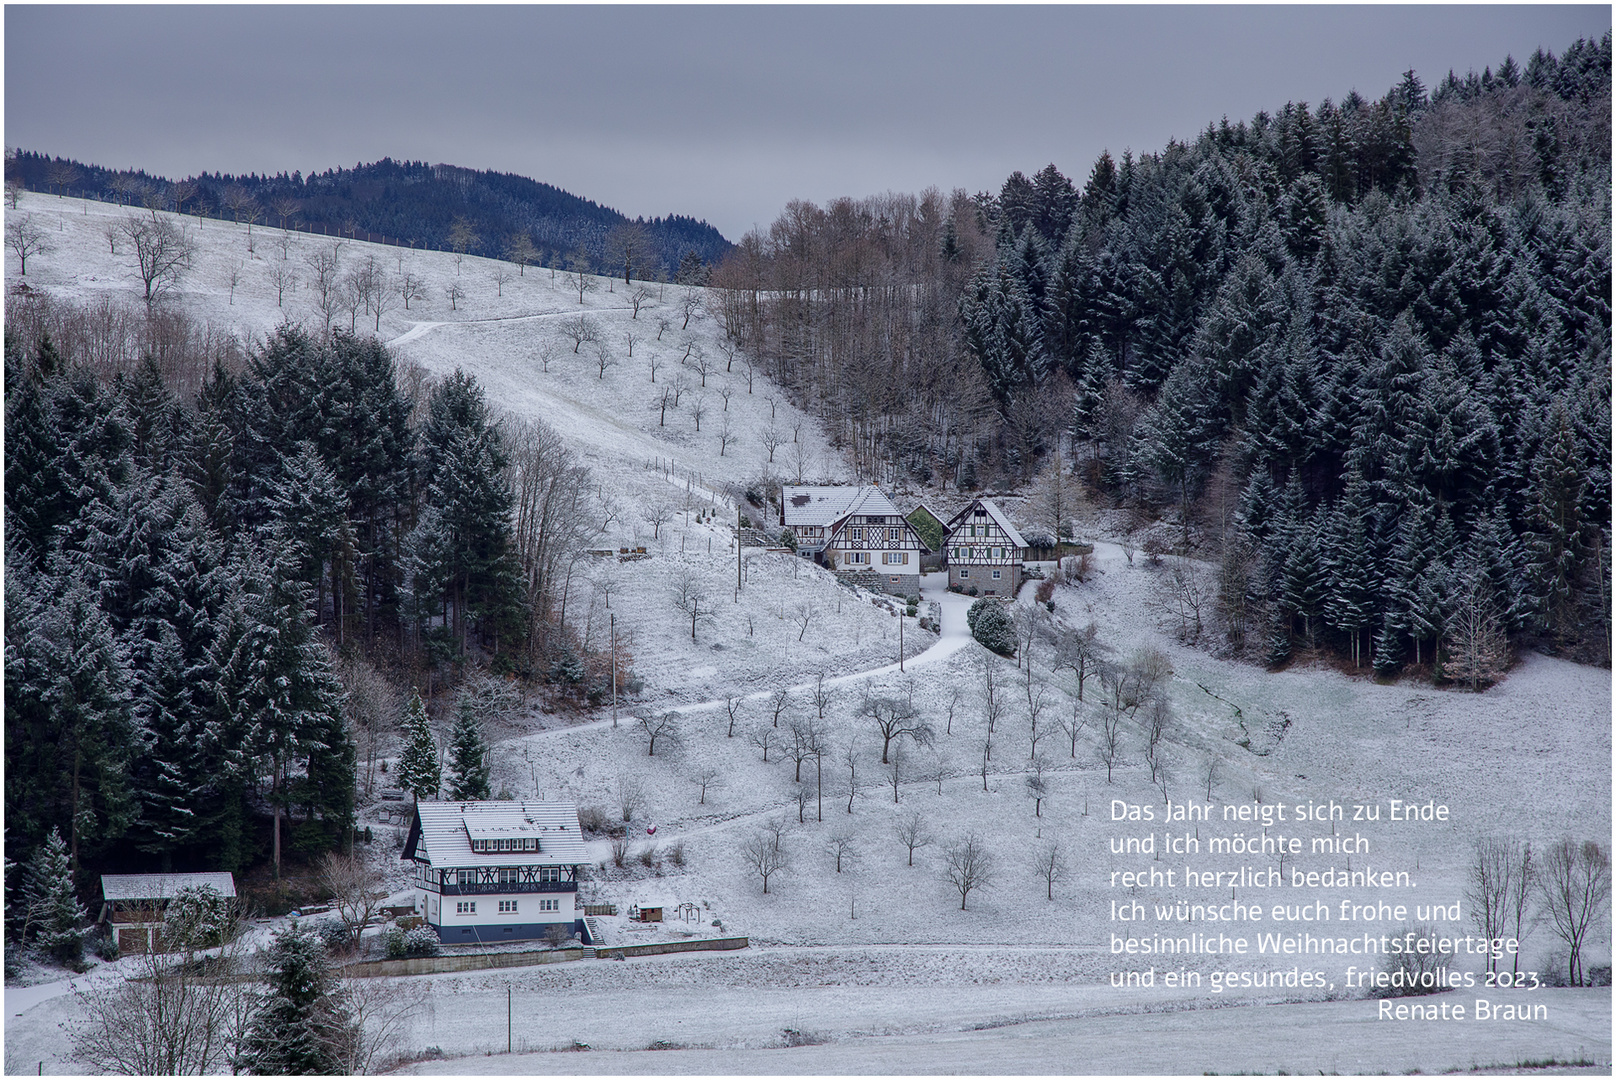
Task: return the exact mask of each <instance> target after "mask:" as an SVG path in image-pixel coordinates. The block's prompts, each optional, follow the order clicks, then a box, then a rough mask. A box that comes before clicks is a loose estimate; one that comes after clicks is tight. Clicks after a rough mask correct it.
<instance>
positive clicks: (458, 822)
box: [403, 799, 589, 945]
mask: <svg viewBox="0 0 1616 1080" xmlns="http://www.w3.org/2000/svg"><path fill="white" fill-rule="evenodd" d="M403 858H404V860H405V861H406V862H409V863H410V864H411V879H412V881H413V883H414V885H415V889H416V893H417V899H418V902H419V904H420V908H421V911H422V912H423V913H424V915H425V916H426V922H427V925H429V926H431V927H432V929H434V930H436V931H437V933H438V939H439V940H440V941H442V942H443V943H444V944H446V945H461V944H474V943H488V942H499V941H523V940H531V939H533V938H543V937H547V936H549V935H550V934H551V933H552V932H557V931H564V932H565V933H566V934H568V935H573V934H576V935H577V936H578V937H579V938H580V939H581V940H583V941H585V942H588V940H589V938H588V930H587V929H586V927H585V926H584V921H583V912H582V909H581V908H579V906H578V868H579V867H580V866H581V865H583V864H585V863H587V862H588V861H589V858H588V854H587V851H586V849H585V846H584V838H583V830H582V829H580V828H579V827H578V807H577V806H576V805H575V804H573V803H540V802H524V801H520V800H515V799H489V800H482V801H477V802H420V803H417V804H416V807H415V817H414V820H413V821H412V822H411V823H410V832H409V836H408V837H407V838H406V839H405V841H404V855H403Z"/></svg>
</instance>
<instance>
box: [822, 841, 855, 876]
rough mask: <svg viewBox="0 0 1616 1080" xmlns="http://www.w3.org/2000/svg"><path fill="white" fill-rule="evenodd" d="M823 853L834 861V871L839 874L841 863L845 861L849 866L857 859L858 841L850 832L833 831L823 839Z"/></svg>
mask: <svg viewBox="0 0 1616 1080" xmlns="http://www.w3.org/2000/svg"><path fill="white" fill-rule="evenodd" d="M825 853H826V854H827V855H829V856H830V857H831V858H832V859H834V860H835V861H836V872H837V873H838V874H840V873H841V872H842V863H844V862H846V863H848V864H849V865H850V866H851V864H852V863H855V862H857V861H858V859H859V848H858V842H857V841H856V840H854V838H853V834H852V833H845V832H839V833H833V834H832V835H831V838H830V839H829V840H826V841H825Z"/></svg>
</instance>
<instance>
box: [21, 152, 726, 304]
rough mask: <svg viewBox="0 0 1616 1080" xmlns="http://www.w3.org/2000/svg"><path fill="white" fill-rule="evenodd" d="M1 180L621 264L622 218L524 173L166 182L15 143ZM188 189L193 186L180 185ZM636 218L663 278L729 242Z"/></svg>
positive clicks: (674, 219)
mask: <svg viewBox="0 0 1616 1080" xmlns="http://www.w3.org/2000/svg"><path fill="white" fill-rule="evenodd" d="M6 179H7V180H8V181H9V180H17V181H20V182H21V183H22V184H23V185H24V186H25V187H27V188H28V189H30V190H33V191H51V192H56V191H62V192H64V193H71V194H74V195H82V196H88V197H90V198H103V199H108V200H116V201H128V202H133V203H136V204H139V203H140V202H141V201H142V198H147V199H153V200H155V201H157V202H158V203H159V205H161V206H163V207H165V208H167V209H176V208H177V207H176V195H181V196H183V199H184V207H183V209H184V210H186V211H188V212H191V213H198V212H200V213H204V214H207V215H208V216H212V217H221V218H232V219H234V218H238V217H239V216H240V215H241V213H242V210H241V209H240V207H241V205H242V202H241V200H242V198H243V197H244V196H250V197H251V198H252V200H253V202H254V203H255V204H256V206H257V208H258V210H259V213H260V216H259V218H258V220H260V221H263V222H265V223H266V224H273V225H281V224H289V223H291V222H292V221H295V222H297V223H298V225H299V227H303V228H313V229H315V230H316V231H324V232H329V233H333V234H335V233H339V232H340V233H342V234H343V235H350V236H354V237H355V238H357V239H369V240H376V241H380V240H383V239H384V238H385V239H386V242H390V243H398V242H402V243H406V244H410V243H413V246H415V247H422V246H425V247H433V248H441V249H451V248H454V247H457V246H458V245H457V244H456V243H455V242H454V238H453V236H452V232H453V230H454V229H455V225H456V222H457V221H460V222H463V223H464V225H465V227H466V228H467V229H469V231H470V233H471V234H474V236H475V239H474V240H472V241H471V242H469V243H467V244H466V245H465V249H466V251H467V252H468V253H469V254H473V255H486V256H490V257H495V258H498V257H501V256H503V255H504V254H505V251H506V247H507V245H508V243H509V241H510V240H511V238H512V237H513V236H514V235H517V234H520V233H526V234H527V236H528V238H529V239H530V240H531V241H532V243H533V245H534V247H535V249H536V250H537V259H536V261H537V263H538V264H540V265H544V264H547V263H548V262H549V261H550V260H551V259H555V260H557V261H558V264H559V265H562V266H567V265H569V263H568V260H569V257H570V256H571V255H572V254H573V253H574V252H578V251H582V252H584V253H585V254H587V255H588V256H589V259H590V262H591V268H592V269H594V270H596V271H598V272H602V273H610V272H612V270H613V269H614V265H613V264H614V262H615V263H616V266H615V269H619V270H620V269H621V261H620V260H616V259H613V258H611V252H610V251H609V250H608V249H609V248H610V247H611V243H610V240H611V236H612V232H613V230H614V229H616V228H618V227H619V226H622V225H627V224H630V223H631V219H629V218H627V217H625V216H624V215H622V214H620V213H618V212H617V211H616V210H613V209H611V208H610V207H607V206H601V205H599V204H598V203H594V202H591V201H590V200H588V199H581V198H579V197H578V196H576V195H573V194H571V193H569V192H566V191H562V190H561V189H560V188H558V187H553V186H551V185H550V184H543V183H540V182H539V181H537V180H530V179H528V178H527V177H525V176H516V175H513V174H511V173H497V172H487V171H478V170H475V169H465V168H460V167H459V166H455V165H428V164H427V163H426V162H422V161H394V160H392V159H391V158H383V159H382V160H381V161H378V162H375V163H374V164H370V165H357V166H355V167H354V168H352V169H328V170H327V171H325V172H323V173H318V174H311V175H309V176H307V177H305V176H303V175H302V173H299V172H294V173H292V174H291V175H287V174H286V173H279V174H277V175H275V176H259V175H256V174H251V175H247V176H231V175H228V174H224V173H202V174H201V175H199V176H194V177H187V178H186V179H185V180H184V181H178V182H176V181H173V180H170V179H168V178H166V177H161V176H153V175H150V174H148V173H146V172H143V171H135V172H130V171H121V170H116V169H105V168H102V167H100V166H98V165H88V164H85V163H83V162H79V161H73V160H71V159H67V158H55V157H49V156H47V155H45V154H40V153H37V152H34V151H31V150H19V151H16V152H15V153H14V154H12V155H10V156H9V157H8V159H7V162H6ZM187 184H189V185H193V186H194V190H191V191H187V187H186V185H187ZM294 205H295V211H294V212H291V213H288V214H286V221H285V222H283V221H282V213H281V211H282V210H288V209H290V208H292V207H293V206H294ZM635 223H637V224H639V225H641V226H642V227H643V228H644V230H645V234H646V237H647V239H648V241H649V255H650V259H649V261H648V262H647V265H660V267H661V268H662V269H665V270H666V271H667V272H668V274H669V275H670V276H672V275H673V274H674V273H675V271H676V270H677V268H678V266H679V263H680V260H681V259H683V258H684V257H685V256H686V253H687V252H691V251H694V252H695V253H696V255H697V256H698V257H700V259H701V260H702V262H703V263H706V264H708V265H711V264H713V263H715V262H717V261H718V260H719V259H720V258H722V257H723V255H724V254H725V253H726V252H728V251H729V250H730V248H731V246H732V245H731V244H730V242H729V241H728V240H725V239H724V237H723V236H722V235H721V234H720V233H719V231H718V230H717V229H715V228H713V227H712V226H711V225H709V224H707V223H706V222H705V221H697V220H695V219H694V218H688V217H681V216H678V215H670V216H668V217H659V218H652V219H650V220H648V221H647V220H645V219H643V218H641V219H635ZM367 234H368V235H367ZM462 235H464V234H463V233H462Z"/></svg>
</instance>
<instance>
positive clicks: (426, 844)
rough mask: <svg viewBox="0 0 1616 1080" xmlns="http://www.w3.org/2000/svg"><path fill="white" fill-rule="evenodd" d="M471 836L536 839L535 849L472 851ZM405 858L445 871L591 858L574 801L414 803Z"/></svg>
mask: <svg viewBox="0 0 1616 1080" xmlns="http://www.w3.org/2000/svg"><path fill="white" fill-rule="evenodd" d="M473 840H479V841H481V840H537V841H538V847H539V850H538V851H520V850H506V851H474V850H473V849H472V846H471V845H472V841H473ZM403 857H404V858H405V859H421V860H422V861H424V862H428V863H430V864H431V865H432V866H434V867H437V868H446V869H457V868H458V869H470V868H472V867H480V866H575V865H577V864H578V863H583V862H588V861H589V854H588V850H587V849H586V848H585V846H584V836H583V830H582V829H581V828H579V826H578V807H577V804H575V803H541V802H526V801H524V800H521V799H482V800H478V801H470V802H425V801H423V802H420V803H417V804H416V807H415V819H414V820H413V821H412V822H411V823H410V833H409V836H408V837H407V838H406V839H405V841H404V856H403Z"/></svg>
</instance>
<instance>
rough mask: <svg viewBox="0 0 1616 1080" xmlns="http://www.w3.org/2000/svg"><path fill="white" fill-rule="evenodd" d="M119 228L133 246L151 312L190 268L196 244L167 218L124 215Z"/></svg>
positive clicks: (147, 308) (136, 269)
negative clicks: (155, 218)
mask: <svg viewBox="0 0 1616 1080" xmlns="http://www.w3.org/2000/svg"><path fill="white" fill-rule="evenodd" d="M122 229H123V235H124V236H125V237H126V238H128V240H129V244H130V246H131V247H132V248H133V249H134V253H135V272H136V273H137V274H138V275H139V277H140V281H141V285H142V286H143V287H144V289H145V301H146V310H147V311H148V312H150V311H151V310H152V309H153V308H154V307H155V306H156V304H157V301H158V300H160V299H162V297H163V295H164V294H165V293H167V292H168V291H169V290H170V289H172V288H174V287H175V286H176V285H178V284H179V282H180V280H181V278H182V277H184V275H185V272H186V271H187V270H189V269H190V266H191V258H192V256H193V255H194V254H195V245H194V244H193V243H192V242H191V238H190V237H189V236H187V235H186V234H185V232H184V230H182V229H179V228H176V227H175V225H174V223H173V222H172V221H170V220H169V219H168V218H158V219H157V220H155V221H154V220H151V219H149V218H140V217H130V218H125V219H124V222H123V226H122Z"/></svg>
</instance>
